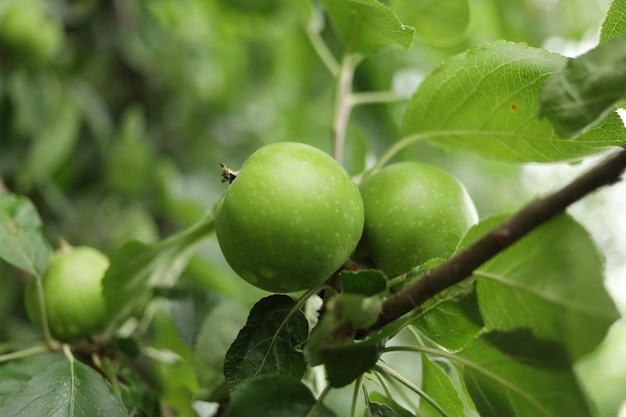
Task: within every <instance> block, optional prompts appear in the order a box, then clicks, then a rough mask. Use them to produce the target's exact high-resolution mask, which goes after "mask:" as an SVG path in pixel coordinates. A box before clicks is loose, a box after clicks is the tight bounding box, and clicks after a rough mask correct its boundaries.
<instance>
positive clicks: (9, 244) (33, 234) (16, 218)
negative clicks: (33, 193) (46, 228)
mask: <svg viewBox="0 0 626 417" xmlns="http://www.w3.org/2000/svg"><path fill="white" fill-rule="evenodd" d="M0 236H1V237H2V241H3V242H4V244H2V245H0V257H1V258H2V259H4V260H5V261H6V262H9V263H11V264H13V265H15V266H17V267H18V268H21V269H23V270H24V271H27V272H29V273H31V274H34V275H40V276H41V275H42V274H43V273H44V271H45V269H46V265H47V264H48V257H49V256H50V248H49V246H48V243H47V242H46V240H45V238H44V236H43V234H42V232H41V219H40V218H39V214H37V210H36V209H35V207H34V206H33V204H32V203H31V202H30V201H29V200H28V199H27V198H25V197H18V196H15V195H11V194H0Z"/></svg>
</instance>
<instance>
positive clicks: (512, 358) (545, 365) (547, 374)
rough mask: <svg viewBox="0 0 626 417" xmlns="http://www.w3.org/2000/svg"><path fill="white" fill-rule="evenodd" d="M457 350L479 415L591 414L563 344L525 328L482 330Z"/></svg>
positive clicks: (486, 416)
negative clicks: (550, 340) (548, 339)
mask: <svg viewBox="0 0 626 417" xmlns="http://www.w3.org/2000/svg"><path fill="white" fill-rule="evenodd" d="M460 355H461V357H462V358H464V364H465V367H464V371H463V378H464V380H465V384H466V385H467V389H468V391H469V393H470V395H471V397H472V400H473V401H474V403H475V404H476V407H477V409H478V411H479V413H480V415H481V416H484V417H489V416H494V417H495V416H499V415H502V414H503V413H504V414H506V415H510V416H559V415H570V416H581V417H583V416H589V415H590V411H589V408H588V405H587V403H586V402H585V400H584V397H583V395H582V392H581V390H580V387H579V385H578V380H577V379H576V376H575V375H574V373H573V372H572V370H571V369H570V368H569V366H568V363H567V360H566V359H565V355H564V352H563V350H562V348H560V347H559V346H558V345H557V344H555V343H553V342H546V341H543V340H540V339H537V338H535V337H534V336H533V334H532V333H531V332H530V331H528V330H526V329H517V330H513V331H510V332H501V331H492V332H489V333H485V334H483V335H482V336H481V337H479V338H476V339H475V340H474V341H472V342H471V343H470V344H468V345H467V346H466V347H465V348H464V349H463V350H462V351H461V352H460Z"/></svg>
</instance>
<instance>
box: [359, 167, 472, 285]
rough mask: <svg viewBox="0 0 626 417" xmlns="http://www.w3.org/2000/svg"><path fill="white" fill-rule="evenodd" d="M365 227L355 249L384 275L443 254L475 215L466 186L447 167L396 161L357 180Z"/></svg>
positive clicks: (400, 272) (453, 244) (449, 251)
mask: <svg viewBox="0 0 626 417" xmlns="http://www.w3.org/2000/svg"><path fill="white" fill-rule="evenodd" d="M360 189H361V195H362V196H363V204H364V206H365V227H364V229H363V238H362V241H361V243H360V245H359V252H360V253H362V254H364V255H365V256H366V257H368V258H369V259H370V260H371V261H373V263H374V265H375V266H376V267H377V268H378V269H381V270H382V271H384V272H385V273H386V274H387V276H388V277H394V276H397V275H400V274H403V273H405V272H407V271H409V270H410V269H411V268H413V267H415V266H417V265H419V264H421V263H423V262H425V261H427V260H429V259H431V258H448V257H449V256H450V255H451V254H452V253H453V252H454V250H455V248H456V245H457V244H458V242H459V240H460V239H461V237H462V236H463V235H464V234H465V232H466V231H467V230H468V229H469V228H470V227H471V226H472V225H473V224H475V223H476V221H477V220H478V216H477V214H476V209H475V207H474V204H473V202H472V200H471V199H470V197H469V195H468V193H467V191H466V190H465V188H464V187H463V185H461V183H459V181H457V180H456V178H454V177H452V176H451V175H450V174H448V173H447V172H445V171H443V170H441V169H439V168H435V167H433V166H429V165H425V164H420V163H415V162H401V163H396V164H392V165H389V166H387V167H385V168H383V169H382V170H381V171H380V172H378V173H376V174H375V175H373V176H372V177H370V178H369V179H367V180H366V181H365V182H364V183H363V184H361V187H360Z"/></svg>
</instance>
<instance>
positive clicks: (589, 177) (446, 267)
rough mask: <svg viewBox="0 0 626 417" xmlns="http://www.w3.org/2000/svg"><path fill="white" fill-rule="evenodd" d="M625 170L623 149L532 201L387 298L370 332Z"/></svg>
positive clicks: (392, 319) (616, 178)
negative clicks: (544, 195) (565, 184)
mask: <svg viewBox="0 0 626 417" xmlns="http://www.w3.org/2000/svg"><path fill="white" fill-rule="evenodd" d="M625 169H626V149H622V150H621V151H619V152H617V154H615V155H613V156H612V157H610V158H608V159H607V160H605V161H604V162H601V163H600V164H598V165H597V166H596V167H594V168H592V169H591V170H589V171H588V172H587V173H585V174H583V175H581V176H580V177H578V178H577V179H575V180H574V181H572V182H571V183H570V184H568V185H567V186H565V187H563V188H561V189H560V190H558V191H556V192H554V193H553V194H550V195H548V196H546V197H543V198H538V199H536V200H534V201H532V202H530V203H529V204H528V205H526V206H525V207H524V208H522V209H521V210H520V211H519V212H517V213H516V214H515V215H514V216H513V217H512V218H511V219H509V220H508V221H506V222H504V223H503V224H502V225H500V226H499V227H497V228H495V229H494V230H492V231H491V232H489V233H488V234H486V235H485V236H483V237H482V238H481V239H479V240H478V241H476V242H475V243H474V244H472V245H471V246H469V247H467V248H466V249H465V250H463V251H461V252H459V253H458V254H456V255H455V256H453V257H452V258H450V259H449V260H448V261H447V262H445V263H443V264H442V265H440V266H439V267H437V268H434V269H430V270H428V271H426V273H425V274H424V276H423V277H422V278H421V279H419V280H417V281H416V282H414V283H413V284H411V285H409V286H408V287H406V288H403V289H402V290H401V291H399V292H397V293H396V294H394V295H392V296H391V297H389V298H388V299H387V300H385V302H384V303H383V306H382V311H381V313H380V315H379V317H378V321H377V322H376V323H375V324H374V325H373V326H372V327H370V328H369V329H367V330H368V332H371V331H374V330H377V329H379V328H381V327H383V326H385V325H386V324H388V323H391V322H392V321H394V320H396V319H397V318H399V317H402V316H403V315H405V314H407V313H409V312H410V311H411V310H413V309H414V308H416V307H419V306H420V305H421V304H423V303H424V302H425V301H426V300H428V299H429V298H430V297H432V296H434V295H436V294H438V293H440V292H441V291H443V290H445V289H446V288H448V287H451V286H452V285H454V284H457V283H459V282H460V281H462V280H463V279H465V278H467V277H469V276H471V275H472V273H473V271H474V270H475V269H476V268H478V267H479V266H480V265H482V264H483V263H485V262H486V261H488V260H489V259H491V258H493V257H494V256H496V255H497V254H498V253H500V252H502V251H503V250H504V249H506V248H507V247H509V246H510V245H512V244H513V243H515V242H517V241H518V240H519V239H521V238H522V237H523V236H525V235H526V234H528V233H529V232H530V231H532V230H533V229H535V228H536V227H538V226H540V225H541V224H543V223H545V222H547V221H548V220H550V219H552V218H553V217H554V216H556V215H557V214H559V213H561V212H563V211H565V209H566V208H567V207H568V206H570V205H571V204H573V203H575V202H576V201H578V200H580V199H582V198H583V197H585V196H586V195H587V194H589V193H591V192H593V191H595V190H596V189H598V188H600V187H603V186H606V185H611V184H614V183H616V182H618V181H620V179H621V178H620V176H621V175H622V173H623V172H624V170H625Z"/></svg>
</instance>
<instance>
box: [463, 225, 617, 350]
mask: <svg viewBox="0 0 626 417" xmlns="http://www.w3.org/2000/svg"><path fill="white" fill-rule="evenodd" d="M603 268H604V267H603V261H602V257H601V255H600V253H599V252H598V249H597V247H596V246H595V244H594V242H593V240H592V239H591V237H590V236H589V233H588V232H587V231H586V230H585V229H584V228H583V227H582V226H581V225H580V224H578V223H577V222H576V221H575V220H573V219H572V218H571V217H569V216H566V215H562V216H559V217H557V218H555V219H553V220H551V221H550V222H548V223H546V224H544V225H543V226H541V227H539V228H537V229H535V230H534V231H533V232H531V233H530V234H529V235H527V236H526V237H524V238H522V239H521V240H520V241H518V242H517V243H515V244H514V245H512V246H511V247H509V248H508V249H506V250H505V251H504V252H502V253H501V254H500V255H498V256H496V257H495V258H493V259H492V260H490V261H489V262H487V263H486V264H484V265H483V266H481V267H480V268H478V269H477V270H476V271H475V273H474V276H475V278H476V281H477V293H478V302H479V305H480V311H481V313H482V316H483V319H484V320H485V326H486V327H487V328H488V329H499V330H509V329H514V328H517V327H528V328H530V329H532V331H533V334H534V335H535V336H536V337H539V338H542V339H546V340H552V341H555V342H558V343H560V344H561V345H562V346H563V347H564V349H565V352H566V354H567V355H568V356H569V358H570V359H571V361H572V362H573V361H575V360H577V359H579V358H580V357H582V356H583V355H585V354H587V353H589V352H591V351H592V350H594V349H595V348H596V346H597V345H598V343H600V341H601V340H602V339H603V338H604V336H605V335H606V333H607V330H608V328H609V326H610V325H611V323H613V322H614V321H615V320H616V319H617V318H618V317H619V314H618V311H617V309H616V307H615V305H614V303H613V301H612V299H611V297H610V296H609V295H608V293H607V291H606V289H605V287H604V269H603Z"/></svg>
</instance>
